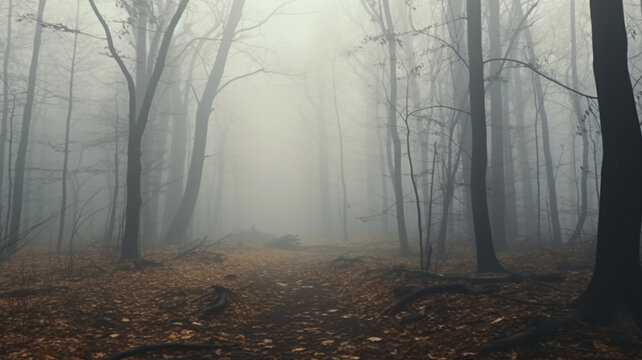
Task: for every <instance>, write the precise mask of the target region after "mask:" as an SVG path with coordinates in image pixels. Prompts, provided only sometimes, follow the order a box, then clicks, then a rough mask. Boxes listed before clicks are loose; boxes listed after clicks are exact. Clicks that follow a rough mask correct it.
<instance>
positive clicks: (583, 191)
mask: <svg viewBox="0 0 642 360" xmlns="http://www.w3.org/2000/svg"><path fill="white" fill-rule="evenodd" d="M571 79H572V80H571V87H572V88H573V89H578V88H579V80H578V77H577V36H576V30H575V0H571ZM570 96H571V102H572V103H573V110H575V116H576V118H577V122H578V124H577V126H578V131H579V133H580V136H581V138H582V166H581V168H580V171H581V173H582V175H581V177H580V199H579V200H580V208H579V214H578V219H577V225H576V226H575V230H573V233H572V234H571V237H570V238H569V240H568V241H569V242H570V243H574V242H576V241H577V240H578V239H580V237H581V235H582V229H583V228H584V222H585V221H586V217H587V216H588V174H589V139H588V131H587V129H586V117H585V116H584V113H583V112H582V106H581V104H580V97H579V95H577V94H570Z"/></svg>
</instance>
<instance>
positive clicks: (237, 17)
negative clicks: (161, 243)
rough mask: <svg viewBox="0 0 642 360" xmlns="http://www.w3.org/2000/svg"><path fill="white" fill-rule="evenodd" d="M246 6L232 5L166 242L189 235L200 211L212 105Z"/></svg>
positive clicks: (237, 0)
mask: <svg viewBox="0 0 642 360" xmlns="http://www.w3.org/2000/svg"><path fill="white" fill-rule="evenodd" d="M244 4H245V0H234V2H233V3H232V8H231V10H230V15H229V17H228V18H227V23H226V24H225V29H224V30H223V37H222V39H221V45H220V47H219V49H218V53H217V54H216V59H215V60H214V66H213V68H212V70H211V72H210V77H209V79H208V81H207V85H206V86H205V90H204V91H203V95H202V96H201V101H200V103H199V104H198V108H197V110H196V124H195V133H194V148H193V149H192V158H191V161H190V166H189V171H188V174H187V181H186V186H185V193H184V194H183V198H182V200H181V203H180V204H179V206H178V211H177V212H176V216H175V217H174V219H173V220H172V223H171V225H170V226H169V229H168V230H167V234H166V235H165V241H166V242H167V241H171V239H178V238H182V237H184V236H185V233H186V231H187V227H188V225H189V223H190V220H191V218H192V215H193V214H194V209H195V208H196V201H197V199H198V192H199V190H200V187H201V177H202V174H203V164H204V162H205V147H206V145H207V128H208V123H209V118H210V114H211V112H212V105H213V103H214V98H215V97H216V94H217V93H218V89H219V86H220V84H221V79H222V78H223V74H224V73H225V65H226V62H227V57H228V54H229V52H230V48H231V47H232V43H233V41H234V36H235V34H236V27H237V26H238V24H239V22H240V21H241V15H242V12H243V6H244Z"/></svg>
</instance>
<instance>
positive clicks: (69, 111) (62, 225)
mask: <svg viewBox="0 0 642 360" xmlns="http://www.w3.org/2000/svg"><path fill="white" fill-rule="evenodd" d="M79 18H80V0H78V1H77V8H76V25H75V26H76V29H77V28H78V20H79ZM77 50H78V33H77V32H75V33H74V45H73V50H72V53H71V70H70V72H69V94H68V96H69V99H68V101H67V119H66V121H65V146H64V153H63V161H62V184H61V186H62V198H61V200H60V221H59V222H58V241H57V242H56V253H57V254H58V255H60V253H61V251H62V238H63V235H64V233H65V215H66V211H67V170H68V169H69V132H70V129H71V115H72V113H73V105H74V77H75V75H76V53H77Z"/></svg>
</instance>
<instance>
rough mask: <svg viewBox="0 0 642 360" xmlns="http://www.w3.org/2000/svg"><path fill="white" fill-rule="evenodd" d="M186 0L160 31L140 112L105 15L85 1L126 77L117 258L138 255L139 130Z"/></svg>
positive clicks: (132, 257) (128, 258)
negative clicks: (124, 186)
mask: <svg viewBox="0 0 642 360" xmlns="http://www.w3.org/2000/svg"><path fill="white" fill-rule="evenodd" d="M188 3H189V0H181V2H180V3H179V4H178V8H177V9H176V12H175V13H174V16H173V17H172V20H171V21H170V23H169V25H168V26H167V29H166V30H165V34H164V35H163V41H162V44H161V47H160V50H159V53H158V58H157V59H156V63H155V64H154V70H153V72H152V75H151V77H150V79H149V83H148V85H147V87H146V89H145V97H144V99H142V102H141V103H140V104H141V105H140V112H138V111H137V106H136V105H137V102H136V84H135V83H134V79H133V77H132V76H131V73H130V72H129V70H128V69H127V66H126V65H125V63H124V62H123V60H122V58H121V57H120V55H119V54H118V51H117V50H116V48H115V47H114V42H113V39H112V36H111V31H110V30H109V26H108V25H107V23H106V22H105V19H104V18H103V17H102V15H101V14H100V12H99V11H98V8H97V7H96V4H95V2H94V0H89V4H90V5H91V7H92V10H93V11H94V14H95V15H96V17H97V18H98V21H99V22H100V24H101V25H102V27H103V30H104V31H105V36H106V38H107V44H108V46H109V51H110V53H111V55H112V57H113V58H114V60H115V61H116V63H117V64H118V66H119V68H120V70H121V72H122V73H123V76H124V77H125V79H126V80H127V89H128V93H129V134H128V143H127V199H126V204H125V232H124V234H123V241H122V246H121V252H120V259H121V261H125V260H137V259H139V258H140V251H139V248H138V247H139V244H138V240H139V232H140V208H141V146H142V138H143V133H144V132H145V127H146V126H147V120H148V119H149V112H150V110H151V106H152V100H153V99H154V94H155V93H156V88H157V86H158V83H159V82H160V78H161V75H162V73H163V69H164V68H165V60H166V59H167V53H168V51H169V46H170V43H171V40H172V36H173V35H174V30H175V29H176V26H177V25H178V21H179V20H180V18H181V16H182V15H183V12H184V11H185V8H186V7H187V4H188Z"/></svg>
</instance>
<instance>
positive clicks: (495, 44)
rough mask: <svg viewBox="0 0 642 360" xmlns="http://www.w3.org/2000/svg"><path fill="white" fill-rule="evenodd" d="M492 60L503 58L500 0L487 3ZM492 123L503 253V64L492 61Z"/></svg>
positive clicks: (498, 244)
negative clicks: (501, 75)
mask: <svg viewBox="0 0 642 360" xmlns="http://www.w3.org/2000/svg"><path fill="white" fill-rule="evenodd" d="M488 10H489V14H490V15H489V21H488V32H489V39H490V57H491V58H500V57H502V45H501V31H500V14H499V0H488ZM490 71H491V80H490V84H489V87H488V90H489V92H490V123H491V129H492V133H491V149H492V151H491V160H490V163H491V166H490V170H491V176H490V178H491V180H492V185H491V192H490V193H491V196H490V204H491V212H490V217H491V221H492V229H493V240H494V244H495V248H497V250H499V251H504V250H506V249H507V248H508V245H507V243H506V181H505V178H504V119H503V110H502V105H503V103H502V82H501V79H500V74H501V63H500V62H498V61H493V62H492V63H491V65H490Z"/></svg>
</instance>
